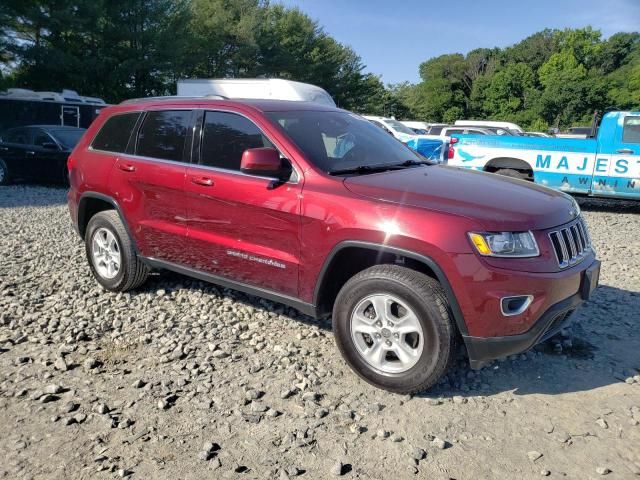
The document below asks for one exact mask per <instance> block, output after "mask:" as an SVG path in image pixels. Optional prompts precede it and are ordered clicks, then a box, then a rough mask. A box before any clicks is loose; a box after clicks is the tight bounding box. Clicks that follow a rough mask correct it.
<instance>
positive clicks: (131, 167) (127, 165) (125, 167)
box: [118, 163, 136, 172]
mask: <svg viewBox="0 0 640 480" xmlns="http://www.w3.org/2000/svg"><path fill="white" fill-rule="evenodd" d="M118 168H119V169H120V170H122V171H123V172H135V171H136V166H135V165H131V164H130V163H121V164H119V165H118Z"/></svg>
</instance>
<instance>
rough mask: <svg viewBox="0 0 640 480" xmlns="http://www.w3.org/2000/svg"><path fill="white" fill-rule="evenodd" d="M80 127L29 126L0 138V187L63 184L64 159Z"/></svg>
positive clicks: (65, 163) (65, 166) (11, 131)
mask: <svg viewBox="0 0 640 480" xmlns="http://www.w3.org/2000/svg"><path fill="white" fill-rule="evenodd" d="M84 132H85V129H84V128H75V127H63V126H61V125H32V126H29V127H18V128H12V129H9V130H7V131H6V132H4V133H3V134H2V135H0V185H7V184H9V183H11V181H13V180H17V179H25V180H38V181H45V182H54V183H67V182H68V178H67V157H68V156H69V153H70V152H71V150H72V149H73V147H75V146H76V144H77V143H78V141H79V140H80V137H82V134H83V133H84Z"/></svg>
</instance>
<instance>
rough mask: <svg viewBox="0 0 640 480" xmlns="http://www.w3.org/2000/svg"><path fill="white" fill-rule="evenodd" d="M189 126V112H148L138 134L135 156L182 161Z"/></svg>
mask: <svg viewBox="0 0 640 480" xmlns="http://www.w3.org/2000/svg"><path fill="white" fill-rule="evenodd" d="M190 125H191V110H160V111H151V112H148V113H147V115H146V117H145V119H144V123H143V124H142V127H141V128H140V131H139V132H138V142H137V147H136V154H137V155H141V156H143V157H151V158H159V159H162V160H173V161H176V162H180V161H182V160H183V152H184V144H185V141H186V139H187V131H188V130H189V126H190Z"/></svg>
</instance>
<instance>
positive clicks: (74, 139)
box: [51, 129, 85, 148]
mask: <svg viewBox="0 0 640 480" xmlns="http://www.w3.org/2000/svg"><path fill="white" fill-rule="evenodd" d="M84 132H85V130H84V129H81V130H80V129H79V130H52V131H51V134H52V135H53V136H54V137H56V140H58V141H59V142H60V143H61V144H62V145H64V146H65V147H67V148H73V147H75V146H76V144H77V143H78V142H79V141H80V137H82V134H83V133H84Z"/></svg>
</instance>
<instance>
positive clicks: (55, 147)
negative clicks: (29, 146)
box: [40, 142, 58, 150]
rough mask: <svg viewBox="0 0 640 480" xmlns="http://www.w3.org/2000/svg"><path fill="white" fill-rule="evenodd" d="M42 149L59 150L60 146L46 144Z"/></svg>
mask: <svg viewBox="0 0 640 480" xmlns="http://www.w3.org/2000/svg"><path fill="white" fill-rule="evenodd" d="M40 146H41V147H42V148H46V149H47V150H58V145H56V144H55V143H53V142H44V143H43V144H42V145H40Z"/></svg>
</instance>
